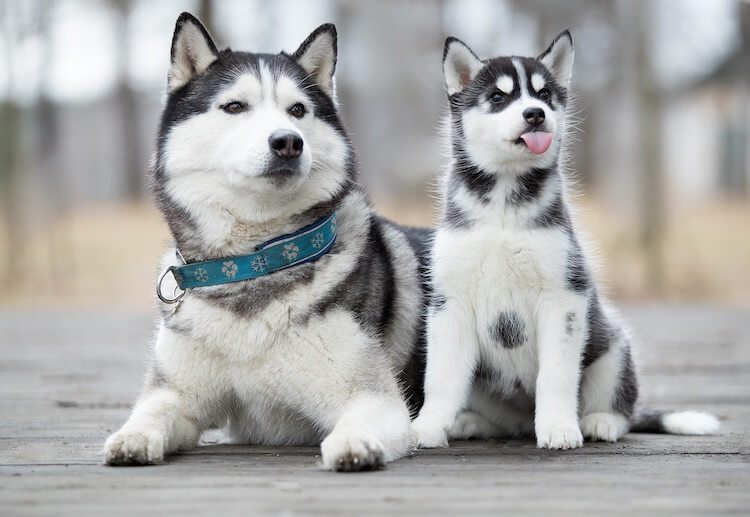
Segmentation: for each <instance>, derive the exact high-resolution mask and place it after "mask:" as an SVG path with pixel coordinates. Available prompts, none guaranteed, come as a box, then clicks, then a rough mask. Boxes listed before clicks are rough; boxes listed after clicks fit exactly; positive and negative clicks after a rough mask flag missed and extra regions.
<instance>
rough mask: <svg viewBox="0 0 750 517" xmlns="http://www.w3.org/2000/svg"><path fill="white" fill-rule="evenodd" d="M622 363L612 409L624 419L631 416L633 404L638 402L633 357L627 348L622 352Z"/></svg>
mask: <svg viewBox="0 0 750 517" xmlns="http://www.w3.org/2000/svg"><path fill="white" fill-rule="evenodd" d="M622 361H623V365H622V370H621V371H620V386H619V387H618V388H617V391H616V392H615V396H614V400H613V401H612V409H614V410H615V411H617V412H618V413H621V414H623V415H625V416H626V417H630V415H632V414H633V407H635V402H636V400H638V378H637V376H636V373H635V365H634V364H633V357H632V355H631V353H630V347H629V346H628V347H627V348H626V349H625V351H624V354H623V357H622Z"/></svg>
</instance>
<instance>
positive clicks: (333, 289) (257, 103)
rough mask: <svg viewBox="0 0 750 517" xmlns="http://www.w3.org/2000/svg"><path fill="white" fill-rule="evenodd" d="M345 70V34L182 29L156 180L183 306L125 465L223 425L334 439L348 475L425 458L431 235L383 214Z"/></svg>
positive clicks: (173, 297) (296, 438)
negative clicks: (291, 38)
mask: <svg viewBox="0 0 750 517" xmlns="http://www.w3.org/2000/svg"><path fill="white" fill-rule="evenodd" d="M335 66H336V29H335V27H334V26H333V25H323V26H321V27H319V28H318V29H317V30H315V31H314V32H313V33H312V34H311V35H310V36H309V37H308V38H307V40H306V41H305V42H304V43H302V45H301V46H300V47H299V49H297V51H296V52H294V53H293V54H291V55H288V54H285V53H283V52H282V53H280V54H275V55H270V54H251V53H246V52H233V51H231V50H229V49H226V50H222V51H218V50H217V49H216V46H215V45H214V43H213V41H212V40H211V37H210V36H209V34H208V32H207V31H206V29H205V28H204V27H203V26H202V25H201V24H200V22H199V21H198V20H197V19H195V18H194V17H193V16H191V15H190V14H188V13H183V14H182V15H181V16H180V17H179V19H178V20H177V25H176V28H175V32H174V37H173V40H172V50H171V68H170V71H169V78H168V86H167V93H168V98H167V101H166V106H165V108H164V111H163V114H162V118H161V126H160V130H159V136H158V140H157V144H156V156H155V163H154V165H153V170H152V175H153V177H152V183H153V189H154V191H155V194H156V199H157V203H158V206H159V208H160V210H161V211H162V213H163V215H164V217H165V219H166V221H167V223H168V225H169V228H170V230H171V233H172V235H173V237H174V241H175V248H174V249H172V250H170V251H169V252H168V253H167V254H166V256H165V258H164V260H163V263H162V268H163V271H164V274H163V275H162V277H161V280H160V282H159V286H158V290H159V296H160V298H162V300H163V301H165V302H176V303H162V304H161V321H160V325H159V331H158V337H157V338H156V342H155V344H154V347H153V359H152V362H151V366H150V370H149V375H148V379H147V381H146V384H145V387H144V388H143V392H142V394H141V396H140V398H139V399H138V401H137V403H136V404H135V407H134V408H133V411H132V414H131V415H130V418H129V419H128V421H127V422H126V423H125V425H124V426H123V427H122V429H120V430H119V431H117V432H116V433H114V434H113V435H112V436H110V437H109V438H108V439H107V442H106V444H105V451H104V452H105V459H106V462H107V463H108V464H110V465H123V464H151V463H157V462H160V461H162V460H163V459H164V457H165V456H166V455H168V454H170V453H173V452H175V451H177V450H180V449H187V448H190V447H194V446H195V445H196V444H197V442H198V439H199V437H200V435H201V433H202V432H203V431H204V430H207V429H209V428H222V427H225V428H226V430H227V431H228V434H229V435H230V437H231V439H232V440H233V441H235V442H240V443H252V444H266V445H312V444H319V443H321V441H322V444H321V449H322V465H323V467H324V468H326V469H332V470H364V469H372V468H377V467H379V466H382V465H383V464H384V463H385V462H387V461H390V460H393V459H396V458H399V457H401V456H402V455H403V454H404V453H405V452H406V451H407V448H408V447H409V420H410V419H409V416H410V414H409V410H408V409H407V401H406V400H405V398H409V396H410V395H411V396H412V399H411V400H410V402H412V403H417V404H418V403H419V398H420V397H421V383H420V379H419V375H418V372H419V368H415V367H414V364H415V363H414V361H415V360H416V358H418V357H419V356H420V354H418V353H417V347H418V342H419V341H420V335H421V330H420V321H422V319H423V318H422V310H423V298H424V294H423V290H422V286H421V285H420V281H419V278H420V276H419V274H418V267H419V264H418V256H417V254H418V248H419V247H420V246H421V245H422V244H421V243H422V242H424V239H425V238H426V237H427V236H426V235H425V233H424V232H419V231H413V230H406V229H401V228H399V227H397V226H396V225H394V224H392V223H390V222H388V221H385V220H382V219H379V218H376V217H375V216H374V215H373V213H372V211H371V209H370V206H369V205H368V201H367V199H366V197H365V195H364V194H363V192H362V190H361V189H360V188H359V187H358V186H357V177H356V171H355V159H354V152H353V150H352V145H351V143H350V141H349V139H348V138H347V135H346V133H345V131H344V128H343V127H342V124H341V122H340V120H339V116H338V112H337V108H336V104H335V102H334V82H333V74H334V69H335ZM169 281H172V284H171V285H167V284H168V283H169ZM175 282H176V283H177V285H176V286H175V285H174V283H175ZM415 372H416V373H415ZM412 373H415V374H414V375H412ZM402 388H404V389H405V391H410V392H411V393H405V392H402Z"/></svg>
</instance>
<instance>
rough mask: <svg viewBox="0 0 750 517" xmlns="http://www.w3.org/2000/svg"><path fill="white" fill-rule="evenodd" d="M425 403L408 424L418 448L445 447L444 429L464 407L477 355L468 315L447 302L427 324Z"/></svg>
mask: <svg viewBox="0 0 750 517" xmlns="http://www.w3.org/2000/svg"><path fill="white" fill-rule="evenodd" d="M427 325H428V334H427V369H426V371H425V403H424V406H423V407H422V410H421V411H420V413H419V417H418V418H417V419H416V420H415V421H414V422H413V424H412V434H413V435H414V441H415V442H416V445H417V446H418V447H427V448H430V447H447V446H448V429H449V428H450V427H451V426H452V425H453V422H454V421H455V419H456V416H457V415H458V413H459V411H461V409H463V408H464V407H465V405H466V401H467V399H468V396H469V391H470V389H471V381H472V378H473V375H474V368H475V367H476V364H477V360H478V356H479V343H478V341H477V337H476V331H475V329H474V325H473V320H472V318H471V317H470V312H469V311H468V310H466V309H465V308H463V307H460V306H459V305H458V304H457V303H456V302H452V301H451V300H448V301H447V302H446V303H445V306H444V307H441V308H439V309H432V312H431V314H430V317H429V319H428V322H427Z"/></svg>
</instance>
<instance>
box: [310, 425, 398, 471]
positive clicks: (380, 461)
mask: <svg viewBox="0 0 750 517" xmlns="http://www.w3.org/2000/svg"><path fill="white" fill-rule="evenodd" d="M320 452H321V456H322V465H323V468H324V469H326V470H333V471H336V472H357V471H361V470H377V469H380V468H383V467H384V466H385V451H384V450H383V446H382V445H381V444H380V442H379V441H378V440H376V439H374V438H370V437H364V436H351V435H346V434H343V433H335V432H334V433H333V434H330V435H329V436H328V437H327V438H326V439H325V440H323V443H321V444H320Z"/></svg>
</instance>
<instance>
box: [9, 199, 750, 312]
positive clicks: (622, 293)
mask: <svg viewBox="0 0 750 517" xmlns="http://www.w3.org/2000/svg"><path fill="white" fill-rule="evenodd" d="M582 206H583V210H582V211H581V215H580V217H579V220H580V223H581V224H582V225H583V227H584V228H585V230H586V231H587V233H588V234H589V236H590V237H591V240H592V242H593V243H595V247H596V248H598V250H599V253H598V255H599V259H600V260H599V262H600V264H601V266H602V267H601V268H600V274H599V276H600V277H601V278H602V279H606V281H607V285H608V291H609V292H610V294H611V295H613V296H614V297H615V298H619V299H629V300H643V299H662V300H667V299H668V300H679V301H704V302H712V303H718V304H723V305H729V306H740V307H750V237H748V235H750V232H748V227H749V226H750V203H748V202H747V201H744V202H721V203H713V204H705V205H699V206H696V205H691V206H690V207H689V209H687V208H682V209H674V210H672V211H671V212H670V214H669V224H668V228H667V232H666V235H665V237H664V239H663V246H662V261H661V264H662V266H661V271H662V272H661V274H658V275H657V276H656V280H658V281H656V280H655V279H654V278H651V276H650V275H649V274H648V267H647V261H646V254H645V253H644V251H643V249H642V247H641V246H640V245H639V241H638V238H637V234H636V228H635V225H634V224H633V223H632V221H628V220H623V219H621V218H617V217H615V216H614V215H612V214H611V213H608V211H607V210H605V209H604V208H603V207H602V206H600V205H599V204H597V203H596V202H595V201H592V200H586V199H584V200H583V202H582ZM378 209H379V210H380V211H381V212H382V213H384V214H385V215H387V216H390V217H392V218H394V219H396V220H398V221H400V222H402V223H405V224H412V225H424V224H430V223H431V222H432V221H434V219H435V210H434V208H433V207H432V205H431V203H430V202H429V201H422V202H414V201H413V200H412V201H410V202H409V203H394V202H392V203H378ZM168 240H169V235H168V232H167V229H166V227H165V225H164V224H163V222H162V221H161V219H160V217H159V215H158V214H157V213H156V211H155V210H154V209H153V208H152V207H151V206H150V205H146V204H138V205H97V206H87V207H83V208H79V209H78V210H76V211H75V212H73V213H70V214H68V215H67V216H64V217H62V218H60V219H58V220H57V221H56V222H55V223H54V224H53V225H52V226H51V227H49V228H48V229H47V230H46V231H40V232H37V233H36V234H34V235H32V236H31V237H29V238H28V240H27V241H26V242H24V243H22V247H21V248H20V249H16V250H15V251H14V256H15V257H16V258H17V263H18V264H20V266H19V267H16V268H15V271H14V272H10V273H6V274H4V277H3V278H2V280H3V281H2V284H0V304H1V305H3V306H6V307H7V306H20V307H32V306H79V307H91V306H97V305H102V304H105V305H108V306H120V307H132V308H148V307H151V306H152V305H153V303H154V296H153V292H154V291H153V285H154V280H155V277H156V267H157V262H158V259H159V257H160V255H161V253H162V252H163V250H164V248H165V244H166V242H168ZM6 251H7V242H6V240H5V239H2V236H0V257H2V258H4V257H5V256H6ZM0 260H2V259H0ZM0 271H8V264H3V263H0Z"/></svg>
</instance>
